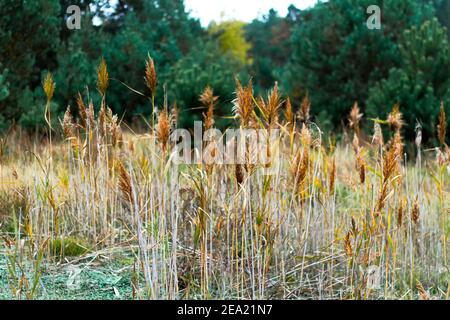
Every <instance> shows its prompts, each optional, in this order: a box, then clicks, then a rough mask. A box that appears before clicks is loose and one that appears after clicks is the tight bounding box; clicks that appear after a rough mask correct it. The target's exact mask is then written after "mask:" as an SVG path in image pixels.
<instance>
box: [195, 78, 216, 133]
mask: <svg viewBox="0 0 450 320" xmlns="http://www.w3.org/2000/svg"><path fill="white" fill-rule="evenodd" d="M218 98H219V97H217V96H214V91H213V89H212V88H211V87H210V86H207V87H206V88H205V89H204V90H203V92H202V94H201V95H200V98H199V100H200V102H201V103H202V104H203V106H205V107H206V108H207V111H206V113H203V120H204V126H205V131H207V130H208V129H211V128H212V126H213V125H214V106H215V104H216V102H217V99H218Z"/></svg>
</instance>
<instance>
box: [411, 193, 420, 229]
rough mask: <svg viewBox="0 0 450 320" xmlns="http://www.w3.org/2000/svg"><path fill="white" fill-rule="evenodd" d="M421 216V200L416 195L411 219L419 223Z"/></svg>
mask: <svg viewBox="0 0 450 320" xmlns="http://www.w3.org/2000/svg"><path fill="white" fill-rule="evenodd" d="M419 218H420V209H419V200H418V197H417V196H416V199H415V200H414V203H413V207H412V210H411V220H412V222H414V224H417V223H418V222H419Z"/></svg>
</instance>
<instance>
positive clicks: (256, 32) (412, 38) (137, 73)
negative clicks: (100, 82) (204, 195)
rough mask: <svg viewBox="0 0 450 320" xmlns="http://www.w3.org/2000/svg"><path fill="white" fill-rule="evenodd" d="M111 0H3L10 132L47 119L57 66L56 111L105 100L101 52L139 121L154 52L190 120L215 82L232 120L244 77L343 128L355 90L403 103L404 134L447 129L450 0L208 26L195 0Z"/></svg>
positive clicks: (373, 101) (366, 104) (0, 108)
mask: <svg viewBox="0 0 450 320" xmlns="http://www.w3.org/2000/svg"><path fill="white" fill-rule="evenodd" d="M293 2H294V1H293ZM72 4H77V5H79V6H80V8H81V10H82V22H81V29H80V30H69V29H68V28H67V27H66V21H65V19H64V17H65V18H67V14H66V9H67V7H68V6H69V5H72ZM372 4H378V5H379V6H380V7H381V9H382V28H381V30H369V29H368V28H367V26H366V21H367V18H368V16H369V15H368V14H367V13H366V9H367V7H368V6H369V5H372ZM108 6H109V4H108V1H104V0H93V1H85V0H82V1H73V0H33V1H26V0H1V1H0V131H6V130H7V129H8V128H10V127H11V126H12V125H13V124H15V125H18V126H20V127H22V128H25V129H27V130H30V131H32V132H40V131H41V128H44V126H45V122H44V117H43V112H44V104H45V97H44V93H43V92H42V88H41V83H42V79H43V78H44V76H45V75H46V73H47V71H51V72H52V73H53V74H54V77H55V81H56V90H55V98H54V101H53V104H52V112H53V113H54V114H58V115H59V117H60V118H61V117H62V113H63V112H64V111H65V109H66V107H67V106H68V105H71V106H74V105H75V104H76V103H75V100H76V96H77V93H78V92H81V93H82V94H83V95H84V96H85V97H86V95H87V94H89V97H90V98H91V99H92V100H93V101H94V103H96V105H97V106H98V105H99V104H98V101H99V99H100V98H99V95H98V93H97V91H96V89H95V88H96V68H97V66H98V64H99V61H100V59H101V57H104V59H105V60H106V62H107V64H108V71H109V75H110V78H111V81H110V87H109V89H108V97H107V102H108V105H109V106H110V107H111V108H112V109H113V111H114V112H115V113H118V114H119V115H121V116H122V117H123V119H124V120H125V121H126V122H127V123H138V122H140V121H142V119H143V118H145V117H148V115H149V114H150V113H151V107H150V104H149V101H148V98H147V97H144V96H141V95H139V94H136V93H135V92H133V91H132V90H130V89H129V88H127V87H126V86H124V84H123V83H125V84H126V85H127V86H129V87H131V88H133V89H135V90H137V91H140V92H146V91H145V83H144V80H143V76H144V68H145V59H146V58H147V53H149V54H150V55H151V56H152V58H153V59H154V60H155V63H156V69H157V73H158V93H157V97H156V102H157V104H158V105H159V106H162V103H163V97H164V88H166V92H167V95H168V100H169V102H170V103H171V104H173V103H174V102H175V101H176V103H177V105H178V107H179V109H180V110H181V112H180V123H179V126H182V127H190V126H191V125H192V122H193V120H200V119H201V115H202V110H199V108H198V106H199V105H200V103H199V101H198V96H199V94H200V93H201V92H202V90H203V89H204V87H205V86H206V85H210V86H211V87H212V88H213V89H214V93H215V95H217V96H219V104H218V107H217V111H216V114H217V115H218V116H219V119H218V120H217V122H216V124H217V126H218V127H221V126H222V127H223V126H227V125H229V124H230V121H231V120H230V119H229V117H228V116H229V115H231V113H232V110H231V109H232V103H231V101H232V100H233V98H234V90H235V89H234V88H235V80H234V77H235V76H237V77H238V78H239V79H241V80H242V81H243V82H245V81H247V80H248V79H249V78H250V77H251V78H253V82H254V85H255V93H256V94H264V95H265V94H266V93H265V92H266V90H268V89H269V88H271V87H272V86H273V84H274V82H275V81H278V83H279V86H280V88H281V89H282V93H283V95H284V96H290V97H291V100H292V102H293V105H294V107H296V108H297V109H298V108H299V106H300V103H301V101H302V99H303V98H304V97H305V96H306V95H308V96H309V99H310V101H311V104H312V113H313V120H314V121H315V122H317V123H318V124H319V126H321V127H322V129H323V130H324V131H332V130H337V129H338V128H340V127H342V126H343V124H345V119H346V118H347V115H348V112H349V110H350V108H351V106H352V104H353V103H354V102H355V101H358V103H359V105H360V107H361V109H362V111H363V112H364V114H365V115H366V116H367V117H369V118H370V117H373V118H376V117H379V118H384V117H386V115H387V113H388V112H389V111H390V110H391V109H392V106H393V105H394V104H395V103H399V104H400V109H401V111H402V113H403V114H404V116H405V121H406V123H407V126H406V127H405V132H404V134H405V135H406V136H407V137H408V138H412V137H413V136H414V128H415V125H416V122H417V121H420V123H421V125H422V126H423V135H424V141H427V140H428V141H430V139H433V136H434V135H435V130H436V129H435V123H436V122H437V117H438V113H439V105H440V103H441V101H442V102H444V105H445V108H446V110H447V112H449V113H450V110H449V108H450V77H449V71H450V45H449V40H450V32H449V30H450V21H449V20H450V1H449V0H433V1H425V0H383V1H381V0H330V1H327V2H319V3H318V4H317V5H315V6H314V7H312V8H310V9H307V10H299V9H297V8H296V7H295V6H294V5H291V6H290V7H289V12H288V14H287V15H286V16H280V15H278V14H277V12H275V11H274V10H271V11H270V12H268V13H267V14H266V15H265V16H264V17H263V18H261V19H257V20H254V21H252V22H251V23H244V22H240V21H233V20H230V21H222V22H216V23H211V24H210V25H209V26H208V27H207V28H202V27H201V25H200V22H199V20H198V19H196V18H193V17H192V16H191V15H190V14H189V12H187V10H186V8H185V6H184V3H183V0H118V1H116V5H115V6H114V7H113V8H108ZM93 21H96V23H95V24H94V23H93ZM122 82H123V83H122ZM72 112H73V113H74V112H75V108H73V109H72ZM54 118H57V117H54ZM54 121H55V122H57V121H58V119H54ZM367 122H368V121H367ZM366 125H367V126H372V125H373V124H372V123H366ZM449 132H450V131H449Z"/></svg>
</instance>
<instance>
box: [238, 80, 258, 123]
mask: <svg viewBox="0 0 450 320" xmlns="http://www.w3.org/2000/svg"><path fill="white" fill-rule="evenodd" d="M233 103H234V107H233V111H234V113H235V114H236V115H237V116H238V117H239V118H240V120H241V126H242V127H244V128H246V127H248V126H249V125H250V124H251V123H252V121H253V110H254V105H253V83H252V80H251V79H250V80H249V82H248V84H247V86H246V87H243V86H242V84H241V82H240V81H239V80H238V79H236V99H235V100H234V101H233Z"/></svg>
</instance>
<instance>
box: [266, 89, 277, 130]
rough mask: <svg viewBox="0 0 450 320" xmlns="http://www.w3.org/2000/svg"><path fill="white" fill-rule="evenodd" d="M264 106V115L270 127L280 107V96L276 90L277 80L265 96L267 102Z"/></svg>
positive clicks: (274, 121)
mask: <svg viewBox="0 0 450 320" xmlns="http://www.w3.org/2000/svg"><path fill="white" fill-rule="evenodd" d="M264 106H265V110H264V111H265V115H266V119H267V122H268V124H269V126H270V127H272V126H273V125H274V124H275V123H276V122H277V121H278V110H279V109H280V107H281V98H280V93H279V90H278V82H275V85H274V87H273V89H272V90H271V91H270V93H269V96H268V97H267V104H265V105H264Z"/></svg>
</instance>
